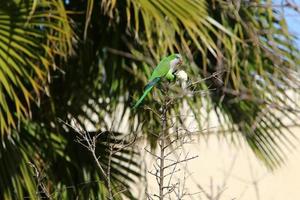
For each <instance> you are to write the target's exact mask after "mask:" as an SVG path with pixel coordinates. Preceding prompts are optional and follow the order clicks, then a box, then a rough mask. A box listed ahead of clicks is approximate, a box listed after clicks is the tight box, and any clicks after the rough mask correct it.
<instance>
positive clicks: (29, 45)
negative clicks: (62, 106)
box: [0, 0, 74, 134]
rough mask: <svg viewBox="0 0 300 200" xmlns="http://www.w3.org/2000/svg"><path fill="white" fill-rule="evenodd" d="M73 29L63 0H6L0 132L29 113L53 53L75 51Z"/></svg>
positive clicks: (0, 34) (1, 25)
mask: <svg viewBox="0 0 300 200" xmlns="http://www.w3.org/2000/svg"><path fill="white" fill-rule="evenodd" d="M73 36H74V35H73V31H72V29H71V27H70V24H69V21H68V17H67V15H66V11H65V10H64V5H63V3H62V2H61V1H55V2H53V1H48V0H43V1H40V2H38V3H37V2H36V1H26V3H25V2H23V1H22V2H21V3H18V4H17V3H14V2H13V1H10V3H9V2H7V3H3V6H1V8H0V93H1V97H0V113H1V114H0V121H1V123H0V132H1V134H5V133H8V132H10V130H11V128H16V126H17V123H18V121H20V120H24V119H25V118H26V117H30V115H31V112H30V107H31V103H32V102H33V101H35V102H38V100H39V96H40V94H41V93H42V92H43V91H44V87H46V83H47V82H48V81H47V79H48V73H49V70H50V68H54V67H55V64H54V57H55V56H57V55H58V56H61V57H63V58H66V57H67V55H70V54H71V53H72V45H73V44H72V43H73V42H72V40H73Z"/></svg>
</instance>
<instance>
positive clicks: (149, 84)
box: [133, 77, 160, 109]
mask: <svg viewBox="0 0 300 200" xmlns="http://www.w3.org/2000/svg"><path fill="white" fill-rule="evenodd" d="M159 80H160V78H159V77H156V78H155V79H154V80H153V81H151V82H150V83H148V84H147V85H146V86H145V90H144V94H143V96H141V98H140V99H139V100H138V101H137V102H136V104H135V105H134V106H133V109H136V108H137V107H138V106H139V105H140V104H141V103H142V101H143V100H144V98H145V97H146V96H147V94H148V93H149V92H150V91H151V90H152V88H153V87H154V86H155V85H156V84H157V83H158V82H159Z"/></svg>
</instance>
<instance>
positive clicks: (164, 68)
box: [133, 54, 183, 109]
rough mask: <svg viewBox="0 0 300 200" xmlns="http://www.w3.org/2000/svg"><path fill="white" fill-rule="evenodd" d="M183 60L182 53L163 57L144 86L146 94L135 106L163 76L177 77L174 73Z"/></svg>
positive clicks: (143, 96) (167, 77)
mask: <svg viewBox="0 0 300 200" xmlns="http://www.w3.org/2000/svg"><path fill="white" fill-rule="evenodd" d="M182 62H183V61H182V57H181V55H180V54H172V55H170V56H168V57H165V58H163V59H162V60H161V61H160V62H159V63H158V65H157V67H156V68H155V69H154V71H153V72H152V75H151V77H150V78H149V81H148V84H147V85H146V86H145V88H144V94H143V95H142V96H141V98H140V99H139V100H138V101H137V102H136V104H135V105H134V106H133V108H134V109H135V108H137V107H138V106H139V105H140V104H141V103H142V101H143V100H144V98H145V97H146V96H147V94H148V93H149V92H150V91H151V90H152V88H153V87H154V86H155V85H156V84H158V83H159V82H160V81H161V80H162V79H163V78H166V79H168V80H170V81H173V80H174V79H175V75H174V74H175V72H176V70H177V69H178V67H179V66H180V65H181V64H182Z"/></svg>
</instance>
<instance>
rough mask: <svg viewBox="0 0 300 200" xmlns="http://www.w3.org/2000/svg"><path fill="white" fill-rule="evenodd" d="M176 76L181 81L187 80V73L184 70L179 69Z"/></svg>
mask: <svg viewBox="0 0 300 200" xmlns="http://www.w3.org/2000/svg"><path fill="white" fill-rule="evenodd" d="M176 76H177V77H178V78H179V79H180V80H181V81H187V80H188V75H187V73H186V72H185V71H183V70H180V71H178V72H177V73H176Z"/></svg>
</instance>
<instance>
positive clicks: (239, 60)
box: [0, 0, 299, 199]
mask: <svg viewBox="0 0 300 200" xmlns="http://www.w3.org/2000/svg"><path fill="white" fill-rule="evenodd" d="M1 4H2V5H0V89H1V98H0V111H1V112H0V121H1V123H0V128H1V136H2V137H1V147H0V148H1V149H0V159H1V163H4V164H3V165H2V166H0V177H1V180H0V196H1V197H3V199H14V198H20V199H23V198H24V197H26V196H29V197H31V198H33V199H34V198H37V196H39V197H43V196H46V197H47V196H48V197H49V198H50V197H52V198H64V199H65V198H71V199H72V198H76V197H78V198H82V199H87V198H92V199H105V196H106V195H107V193H108V191H107V185H105V183H104V182H103V181H101V175H100V173H99V170H98V169H97V168H96V166H95V163H94V162H93V158H92V157H91V156H90V154H89V152H88V151H87V150H86V149H85V148H84V147H83V146H81V145H80V144H78V143H76V142H74V141H75V140H76V133H74V131H73V130H72V129H70V128H69V127H67V126H65V125H64V124H62V123H61V122H60V120H62V121H65V122H66V123H68V124H70V123H71V122H72V119H75V120H76V122H77V123H78V124H80V125H81V127H85V128H88V127H94V130H95V131H96V132H97V133H99V132H102V133H103V134H101V135H100V136H101V137H100V139H99V144H98V147H97V155H100V156H101V157H102V158H103V159H102V160H101V161H102V162H103V166H104V168H105V170H107V168H108V166H109V165H108V163H109V160H110V159H109V158H108V156H107V155H108V152H109V148H110V147H111V145H113V144H118V143H119V142H120V137H121V136H123V135H126V134H128V133H133V132H137V131H140V132H141V133H142V135H143V136H146V137H147V139H148V141H149V143H150V144H151V145H152V147H153V148H155V144H156V139H157V138H155V137H154V136H153V135H152V134H151V132H155V131H159V127H160V120H159V119H158V118H156V116H155V115H154V114H153V113H152V112H150V111H149V110H144V111H143V112H132V110H131V109H130V108H131V105H132V103H133V102H134V100H135V99H136V98H137V97H138V95H140V91H142V89H143V86H144V85H145V83H146V80H147V76H149V73H150V72H151V69H152V68H153V67H154V66H155V64H156V63H157V62H158V60H159V59H161V57H162V56H163V55H166V54H168V53H170V52H180V53H182V54H183V55H184V57H185V60H186V66H185V67H186V68H185V69H186V70H187V72H188V74H189V75H190V76H191V79H192V80H193V81H195V82H196V81H198V82H199V84H195V85H193V90H203V91H210V89H213V90H212V91H211V92H209V93H206V95H204V96H203V95H202V96H198V95H193V96H192V97H184V98H182V99H180V100H179V101H178V103H177V104H176V106H174V107H173V109H172V110H171V111H170V113H172V114H174V115H179V112H180V108H181V107H182V105H183V103H184V102H187V103H188V105H189V109H190V110H191V111H192V112H193V114H194V116H195V119H196V121H197V122H198V124H199V129H202V128H203V127H202V124H203V121H207V120H209V119H208V118H209V117H207V116H209V115H207V113H216V114H217V116H218V119H219V122H220V124H221V125H222V126H221V131H223V132H224V133H226V132H228V131H229V132H230V133H231V134H230V136H231V137H230V138H231V141H232V142H234V143H237V144H238V143H239V140H240V139H241V138H242V139H245V140H246V142H247V143H248V144H249V146H250V147H251V148H252V150H253V151H254V152H255V154H256V155H257V157H258V158H259V159H260V160H262V161H263V162H264V163H265V164H266V166H267V167H269V168H270V169H274V168H275V167H277V166H279V165H280V164H281V163H283V162H284V160H285V156H286V155H285V154H284V151H283V150H282V149H281V147H282V146H283V145H284V146H285V147H289V148H290V147H293V145H294V140H292V141H291V140H290V139H289V138H290V136H289V135H286V134H283V132H284V130H288V131H289V126H288V125H287V124H286V123H285V122H284V121H283V120H282V118H281V117H280V116H281V115H284V116H287V117H288V118H289V119H290V121H291V122H292V123H293V124H296V121H294V119H293V118H294V117H295V116H296V114H297V109H298V105H297V102H295V100H294V99H293V98H292V97H291V95H290V93H291V92H292V93H293V92H297V90H298V85H299V79H298V78H297V77H299V76H298V69H297V65H298V64H299V57H298V55H297V54H296V52H297V49H296V47H295V45H294V43H293V39H294V38H293V37H292V35H291V34H290V33H289V32H288V30H287V28H286V21H285V19H284V18H281V16H280V15H279V14H278V12H277V11H276V10H274V9H273V8H272V7H270V6H268V3H267V2H265V1H260V2H259V3H250V2H241V3H235V2H232V3H228V2H226V3H225V2H223V1H218V0H217V1H215V0H212V1H204V0H193V1H186V0H178V1H171V0H170V1H168V0H167V1H155V0H149V1H144V0H127V1H115V0H112V1H107V0H102V1H100V0H99V1H94V0H89V1H87V2H82V1H72V0H70V1H62V0H59V1H51V0H42V1H35V0H27V1H9V2H6V3H1ZM205 77H211V78H209V79H205ZM202 79H204V80H203V81H202ZM199 80H200V81H199ZM148 102H152V103H151V105H152V107H153V109H158V108H159V106H160V102H159V100H156V99H153V98H151V97H150V98H148V99H147V100H146V102H145V104H147V103H148ZM153 102H154V103H153ZM204 106H206V107H205V111H203V107H204ZM128 116H129V117H128ZM127 117H128V127H127V128H128V130H126V131H122V130H124V129H123V128H120V127H121V126H122V120H123V122H124V120H127ZM136 120H137V121H136ZM136 122H138V124H139V126H136ZM178 122H180V123H182V124H184V119H181V118H180V117H179V118H178ZM208 128H209V127H208ZM96 132H95V133H94V132H92V131H90V132H89V133H90V134H92V135H93V134H96ZM289 133H290V135H292V136H294V135H293V133H292V132H289ZM112 134H113V135H114V136H115V137H114V138H113V139H111V135H112ZM136 157H138V154H137V153H136V152H135V151H134V150H133V149H131V148H130V149H122V151H121V152H120V153H119V154H116V155H114V157H113V158H112V165H111V172H112V183H113V185H114V187H113V188H117V187H119V186H121V187H125V188H126V192H124V193H122V195H125V196H128V197H130V198H133V196H132V194H131V192H130V187H129V185H130V183H131V182H134V181H135V180H136V178H137V177H139V176H140V171H139V167H140V165H139V163H138V162H136V161H135V160H137V158H136ZM133 158H134V159H133ZM28 163H32V164H33V166H35V167H32V165H29V164H28ZM34 169H38V172H40V173H42V174H44V175H45V177H44V179H41V178H40V179H39V177H34V176H33V174H35V175H36V176H37V173H35V171H34ZM46 183H47V184H46ZM43 184H46V185H47V187H46V186H45V187H43ZM43 188H44V189H43ZM45 188H46V189H45ZM116 190H117V189H116ZM47 192H48V193H49V194H48V193H47ZM49 195H50V196H49ZM121 197H122V196H119V198H121ZM1 199H2V198H1Z"/></svg>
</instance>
